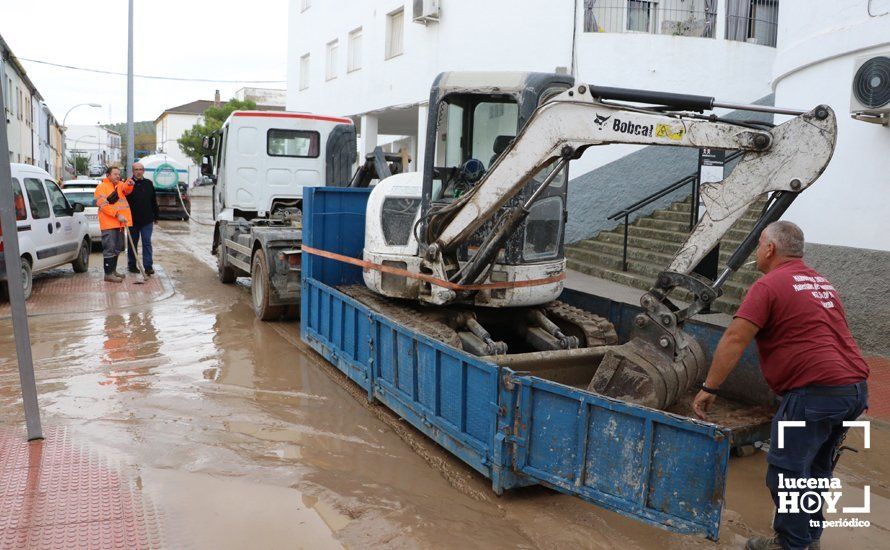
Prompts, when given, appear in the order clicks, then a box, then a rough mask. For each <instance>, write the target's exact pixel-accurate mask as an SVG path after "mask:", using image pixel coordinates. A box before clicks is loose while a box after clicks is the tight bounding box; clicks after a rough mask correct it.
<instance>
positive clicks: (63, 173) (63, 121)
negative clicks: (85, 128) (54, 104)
mask: <svg viewBox="0 0 890 550" xmlns="http://www.w3.org/2000/svg"><path fill="white" fill-rule="evenodd" d="M84 105H86V106H88V107H94V108H97V109H98V108H101V107H102V105H100V104H99V103H78V104H77V105H75V106H74V107H71V108H70V109H68V112H67V113H65V116H64V117H62V175H63V176H64V175H65V162H66V161H67V160H68V157H67V151H66V150H65V136H64V134H65V132H66V131H68V127H67V126H65V122H66V121H67V120H68V115H69V114H71V111H73V110H74V109H77V108H78V107H83V106H84ZM74 172H75V174H74V175H75V176H77V167H76V166H75V167H74Z"/></svg>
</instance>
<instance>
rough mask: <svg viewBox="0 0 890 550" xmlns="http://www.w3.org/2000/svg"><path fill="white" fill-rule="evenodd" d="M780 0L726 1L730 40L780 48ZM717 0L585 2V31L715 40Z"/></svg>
mask: <svg viewBox="0 0 890 550" xmlns="http://www.w3.org/2000/svg"><path fill="white" fill-rule="evenodd" d="M778 20H779V0H726V14H725V21H726V32H725V38H726V39H727V40H736V41H739V42H750V43H754V44H761V45H763V46H772V47H775V46H776V35H777V31H778ZM716 27H717V0H584V31H585V32H612V33H615V32H623V33H627V32H636V33H649V34H668V35H674V36H697V37H703V38H714V37H715V36H716Z"/></svg>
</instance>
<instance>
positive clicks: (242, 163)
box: [211, 111, 356, 221]
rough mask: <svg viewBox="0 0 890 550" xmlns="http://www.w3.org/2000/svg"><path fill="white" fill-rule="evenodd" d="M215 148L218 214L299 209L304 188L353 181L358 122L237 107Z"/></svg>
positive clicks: (231, 217) (250, 215) (227, 216)
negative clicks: (350, 179)
mask: <svg viewBox="0 0 890 550" xmlns="http://www.w3.org/2000/svg"><path fill="white" fill-rule="evenodd" d="M211 149H212V150H213V152H214V153H215V154H214V155H213V156H214V157H215V159H216V161H217V165H216V166H213V167H212V174H213V175H214V176H216V182H215V188H214V193H213V207H214V216H215V217H216V219H217V220H225V221H233V220H234V219H235V218H237V217H246V218H248V219H251V218H254V217H260V218H265V217H270V216H271V215H272V214H273V212H274V211H276V210H277V209H279V208H288V207H297V208H298V207H299V205H300V204H301V201H302V198H303V188H304V187H315V186H322V185H346V184H348V182H349V178H350V176H351V175H352V171H353V168H354V163H355V158H356V148H355V127H354V126H353V123H352V120H350V119H348V118H344V117H332V116H322V115H314V114H309V113H288V112H281V111H235V112H234V113H232V114H231V115H230V116H229V118H228V119H227V120H226V122H225V123H224V124H223V127H222V129H221V130H220V131H219V133H218V134H217V136H215V139H214V140H212V141H211Z"/></svg>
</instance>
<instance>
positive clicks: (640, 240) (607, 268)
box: [566, 198, 763, 314]
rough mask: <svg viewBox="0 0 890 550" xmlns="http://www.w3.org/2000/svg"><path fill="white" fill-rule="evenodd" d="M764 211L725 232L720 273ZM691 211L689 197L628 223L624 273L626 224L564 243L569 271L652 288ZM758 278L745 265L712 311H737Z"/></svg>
mask: <svg viewBox="0 0 890 550" xmlns="http://www.w3.org/2000/svg"><path fill="white" fill-rule="evenodd" d="M762 209H763V202H758V203H755V204H754V205H753V206H752V207H751V209H750V210H749V211H748V212H746V213H745V215H744V216H742V218H741V219H739V221H737V222H736V223H735V225H733V227H732V228H731V229H730V230H729V231H727V233H726V235H725V236H724V238H723V240H721V242H720V256H719V264H720V269H723V267H724V266H725V265H726V261H727V260H728V259H729V257H730V256H731V255H732V253H733V252H734V251H735V249H736V247H738V245H739V244H740V243H741V241H742V240H743V239H744V238H745V237H746V236H747V235H748V233H749V232H750V230H751V229H752V228H753V227H754V223H755V222H756V221H757V218H758V217H759V215H760V211H761V210H762ZM690 211H691V204H690V199H689V198H687V199H686V200H683V201H678V202H675V203H673V204H671V205H670V206H669V207H667V208H664V209H661V210H657V211H655V212H653V213H652V214H650V215H649V216H646V217H643V218H639V219H637V220H636V221H634V222H633V223H632V224H630V225H629V226H628V230H627V234H628V237H627V239H628V241H627V271H623V270H622V267H623V265H622V263H623V262H622V254H623V250H624V224H621V225H619V226H618V227H616V228H615V229H612V230H611V231H603V232H601V233H599V234H598V235H597V236H596V237H594V238H592V239H586V240H583V241H579V242H576V243H571V244H568V245H566V260H567V262H568V267H569V269H574V270H576V271H580V272H582V273H586V274H588V275H592V276H594V277H599V278H601V279H606V280H609V281H614V282H617V283H621V284H624V285H627V286H631V287H634V288H639V289H644V290H645V289H649V288H650V287H651V286H652V284H653V283H654V282H655V278H656V277H657V276H658V274H659V273H660V272H661V271H663V270H664V269H665V268H666V267H667V266H668V264H670V262H671V260H672V259H673V257H674V254H675V253H676V252H677V250H679V248H680V245H681V244H682V243H683V241H685V240H686V237H687V236H688V235H689V216H690ZM751 259H753V258H749V261H750V260H751ZM759 277H760V273H758V272H757V271H756V270H755V269H754V266H753V265H750V266H747V265H746V266H745V267H743V268H742V269H741V270H739V271H738V272H736V273H734V274H733V275H732V277H730V278H729V281H727V283H726V285H724V287H723V296H721V298H720V299H719V300H717V302H716V303H715V304H714V306H713V308H712V309H714V310H715V311H722V312H724V313H730V314H731V313H734V312H735V310H736V309H737V308H738V306H739V304H740V303H741V299H742V297H744V295H745V292H747V290H748V288H749V287H750V285H751V284H752V283H753V282H754V281H756V280H757V279H758V278H759ZM676 297H677V298H678V299H680V300H688V299H690V296H689V295H688V294H687V293H685V292H683V291H677V292H676Z"/></svg>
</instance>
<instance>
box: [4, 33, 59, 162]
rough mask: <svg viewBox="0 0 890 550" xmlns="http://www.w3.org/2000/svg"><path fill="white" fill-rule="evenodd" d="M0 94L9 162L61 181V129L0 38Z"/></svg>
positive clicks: (7, 46) (19, 64)
mask: <svg viewBox="0 0 890 550" xmlns="http://www.w3.org/2000/svg"><path fill="white" fill-rule="evenodd" d="M0 94H2V97H3V105H4V111H5V114H6V134H7V140H8V143H9V161H10V162H23V163H25V164H32V165H34V166H39V167H41V168H43V169H44V170H46V171H47V172H49V173H50V174H51V175H52V176H53V177H54V178H56V179H60V178H62V166H61V150H60V149H59V145H60V144H61V134H62V129H61V126H60V125H59V122H58V121H57V120H56V119H55V117H54V116H53V114H52V112H51V111H50V110H49V107H47V105H46V103H44V101H43V97H42V96H41V95H40V92H39V91H38V90H37V87H36V86H35V85H34V83H33V82H31V79H30V78H28V74H27V72H26V71H25V69H24V67H22V65H21V63H19V61H18V59H16V57H15V54H13V52H12V50H11V49H10V47H9V45H8V44H6V42H5V41H4V40H3V38H2V37H0ZM53 136H55V141H53Z"/></svg>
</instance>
